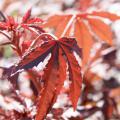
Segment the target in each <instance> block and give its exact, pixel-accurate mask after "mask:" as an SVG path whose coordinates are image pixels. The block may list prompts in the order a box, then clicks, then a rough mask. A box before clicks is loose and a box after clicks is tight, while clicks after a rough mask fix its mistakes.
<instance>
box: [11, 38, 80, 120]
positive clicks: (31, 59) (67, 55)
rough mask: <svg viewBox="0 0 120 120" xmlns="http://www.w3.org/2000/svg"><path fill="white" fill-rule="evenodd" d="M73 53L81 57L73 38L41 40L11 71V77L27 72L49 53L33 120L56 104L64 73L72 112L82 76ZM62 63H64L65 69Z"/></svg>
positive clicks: (76, 100)
mask: <svg viewBox="0 0 120 120" xmlns="http://www.w3.org/2000/svg"><path fill="white" fill-rule="evenodd" d="M74 52H75V53H76V54H78V56H79V57H80V56H81V49H80V48H79V47H78V46H77V42H76V41H75V39H74V38H65V37H64V38H61V39H59V40H51V39H50V40H48V41H44V43H42V44H41V45H39V46H37V47H35V48H34V49H33V50H31V52H29V53H28V54H26V55H24V56H23V58H22V60H21V61H20V62H19V63H18V64H17V65H16V66H15V67H14V68H13V69H12V73H11V77H12V76H14V75H15V74H16V73H17V72H19V71H20V70H22V69H25V70H28V69H30V68H33V67H34V66H37V65H38V64H39V63H40V62H42V61H44V59H45V58H46V57H47V56H48V55H49V54H51V57H50V59H49V61H48V63H47V66H46V67H45V68H44V73H45V74H44V75H43V83H44V87H43V90H42V91H41V93H40V96H39V99H38V112H37V115H36V120H42V119H43V118H44V117H45V115H46V114H47V113H48V112H49V110H50V108H51V107H52V105H53V104H54V102H55V101H56V99H57V96H58V94H59V92H60V90H61V88H62V86H63V84H64V81H65V80H66V71H67V70H68V72H69V80H70V82H71V84H70V91H69V97H70V99H71V102H72V105H73V107H74V109H76V106H77V102H78V99H79V97H80V93H81V84H82V76H81V67H80V65H79V64H78V61H77V58H76V57H75V55H74ZM66 64H68V67H67V65H66ZM67 68H68V69H67Z"/></svg>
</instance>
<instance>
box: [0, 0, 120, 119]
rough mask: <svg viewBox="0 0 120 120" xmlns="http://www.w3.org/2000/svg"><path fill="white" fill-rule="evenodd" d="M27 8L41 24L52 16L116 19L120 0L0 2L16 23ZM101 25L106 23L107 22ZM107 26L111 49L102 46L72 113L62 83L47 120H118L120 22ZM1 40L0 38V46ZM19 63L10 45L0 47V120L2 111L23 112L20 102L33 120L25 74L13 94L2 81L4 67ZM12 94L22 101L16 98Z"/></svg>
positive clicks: (3, 39)
mask: <svg viewBox="0 0 120 120" xmlns="http://www.w3.org/2000/svg"><path fill="white" fill-rule="evenodd" d="M29 8H32V16H33V17H34V16H37V17H40V18H42V19H43V20H45V19H47V18H48V16H50V15H52V14H55V13H62V12H64V13H72V12H73V13H74V11H79V12H80V13H86V12H89V13H91V12H92V11H107V12H110V13H114V14H117V15H119V16H120V0H0V11H2V12H3V13H4V15H5V16H14V17H15V18H16V19H19V18H21V16H23V15H24V14H25V13H26V11H27V10H28V9H29ZM1 19H2V18H1V17H0V20H1ZM105 22H106V23H110V22H109V21H107V20H105ZM110 26H111V29H112V31H113V32H114V44H115V46H114V47H110V46H107V45H103V49H102V50H101V51H100V55H99V57H98V59H97V60H96V61H95V63H94V64H93V65H92V67H91V68H90V70H89V71H87V72H86V73H85V76H84V80H83V92H82V95H81V97H80V100H79V103H78V107H77V110H76V111H73V109H72V106H71V103H70V101H69V98H68V96H67V90H68V89H67V83H66V84H65V88H64V89H63V92H62V93H61V94H60V95H59V97H58V100H57V102H56V103H55V105H54V106H53V109H52V110H51V112H50V113H49V114H48V116H47V118H46V119H47V120H120V20H117V21H115V22H113V23H112V24H111V23H110ZM5 39H6V38H5V37H4V36H3V35H1V34H0V44H2V43H3V42H4V41H5ZM96 46H97V44H96ZM98 47H99V45H98ZM19 59H20V58H19V57H18V56H17V55H16V54H15V52H14V51H13V49H12V48H11V46H10V45H5V46H0V78H1V79H0V120H6V119H4V117H3V115H2V114H3V110H5V111H6V114H7V115H9V114H8V112H10V111H11V110H15V111H18V112H20V111H23V110H24V106H23V105H22V104H21V101H22V100H24V102H25V103H26V104H27V108H28V111H33V116H34V104H33V103H34V100H35V98H36V97H35V95H34V92H33V89H34V88H32V87H31V86H32V85H31V84H32V83H31V82H30V81H29V79H32V78H30V76H29V75H28V74H27V73H26V72H25V71H24V72H22V73H21V74H20V75H19V79H18V85H19V91H15V92H14V90H13V88H12V87H11V84H10V82H9V81H8V80H7V79H4V80H3V78H2V75H3V73H4V72H5V68H4V67H10V66H12V65H13V64H14V63H16V62H17V61H18V60H19ZM16 94H18V96H19V97H20V98H21V99H22V100H21V99H19V97H18V98H16ZM11 114H12V113H11ZM16 114H18V113H16ZM10 120H11V119H10ZM20 120H31V119H24V118H23V119H20Z"/></svg>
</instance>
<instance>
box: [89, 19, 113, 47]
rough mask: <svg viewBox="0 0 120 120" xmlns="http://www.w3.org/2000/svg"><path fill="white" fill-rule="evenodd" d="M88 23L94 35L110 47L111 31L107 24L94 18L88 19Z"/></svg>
mask: <svg viewBox="0 0 120 120" xmlns="http://www.w3.org/2000/svg"><path fill="white" fill-rule="evenodd" d="M89 23H90V26H91V28H92V30H93V31H94V32H95V33H96V35H97V36H98V37H100V39H101V40H103V41H105V42H106V43H108V44H110V45H112V38H113V36H112V31H111V30H110V27H109V26H108V25H107V24H105V23H104V22H102V21H101V20H99V19H95V18H92V19H90V18H89Z"/></svg>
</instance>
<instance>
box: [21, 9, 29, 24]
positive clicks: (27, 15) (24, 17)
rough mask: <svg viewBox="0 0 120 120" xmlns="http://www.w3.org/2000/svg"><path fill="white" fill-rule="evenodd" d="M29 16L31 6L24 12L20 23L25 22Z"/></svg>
mask: <svg viewBox="0 0 120 120" xmlns="http://www.w3.org/2000/svg"><path fill="white" fill-rule="evenodd" d="M30 16H31V8H30V9H29V10H28V11H27V12H26V14H25V15H24V16H23V18H22V23H26V22H27V20H28V19H29V18H30Z"/></svg>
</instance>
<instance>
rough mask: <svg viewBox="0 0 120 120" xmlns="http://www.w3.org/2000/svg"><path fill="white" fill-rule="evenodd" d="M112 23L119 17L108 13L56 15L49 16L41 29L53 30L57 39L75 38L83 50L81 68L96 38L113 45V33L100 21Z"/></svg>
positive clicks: (88, 58)
mask: <svg viewBox="0 0 120 120" xmlns="http://www.w3.org/2000/svg"><path fill="white" fill-rule="evenodd" d="M101 18H102V19H103V18H105V19H108V20H110V21H112V22H114V21H115V20H118V19H120V16H117V15H115V14H112V13H109V12H104V11H101V12H92V13H80V14H79V13H78V14H61V15H60V14H56V15H53V16H50V17H49V18H48V19H47V20H46V22H44V23H43V25H42V26H43V27H44V28H45V27H48V28H54V30H55V35H56V36H57V37H58V38H59V37H61V36H62V37H65V36H66V37H70V36H72V37H75V38H76V39H77V41H78V45H79V46H80V47H82V48H83V66H84V65H85V64H86V63H87V62H88V61H90V50H91V48H92V46H93V44H94V43H95V40H97V39H96V38H98V41H99V40H101V41H102V42H105V43H107V44H109V45H113V33H112V31H111V28H110V27H109V25H107V24H106V23H105V22H104V21H103V20H102V19H101Z"/></svg>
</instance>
